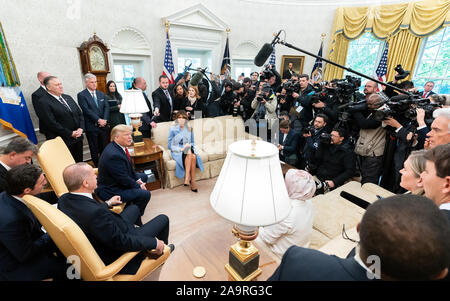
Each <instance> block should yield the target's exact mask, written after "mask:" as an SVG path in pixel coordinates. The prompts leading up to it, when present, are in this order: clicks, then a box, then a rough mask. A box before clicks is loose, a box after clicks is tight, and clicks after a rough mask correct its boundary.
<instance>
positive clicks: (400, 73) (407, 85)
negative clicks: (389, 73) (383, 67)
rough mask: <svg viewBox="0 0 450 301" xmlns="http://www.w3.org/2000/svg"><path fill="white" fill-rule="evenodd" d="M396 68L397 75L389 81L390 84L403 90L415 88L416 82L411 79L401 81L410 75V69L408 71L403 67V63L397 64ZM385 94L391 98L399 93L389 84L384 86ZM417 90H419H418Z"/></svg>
mask: <svg viewBox="0 0 450 301" xmlns="http://www.w3.org/2000/svg"><path fill="white" fill-rule="evenodd" d="M394 70H395V76H394V80H392V81H390V82H388V84H391V85H392V86H396V87H399V88H400V89H402V90H407V91H409V90H413V89H414V84H413V83H412V82H411V81H408V80H406V81H404V82H401V83H400V82H399V81H401V80H403V79H405V78H407V77H408V75H409V74H410V72H409V71H406V70H404V69H403V68H402V65H400V64H399V65H397V67H395V68H394ZM384 87H385V89H384V94H386V95H387V97H389V98H391V97H393V96H396V95H398V93H397V92H396V91H394V89H392V88H391V87H388V86H384ZM416 91H417V90H416Z"/></svg>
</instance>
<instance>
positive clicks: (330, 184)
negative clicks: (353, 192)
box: [311, 128, 356, 193]
mask: <svg viewBox="0 0 450 301" xmlns="http://www.w3.org/2000/svg"><path fill="white" fill-rule="evenodd" d="M320 137H321V139H320V144H319V147H318V149H317V151H316V153H315V156H314V165H315V166H314V167H313V168H312V169H311V174H313V175H315V176H316V177H317V178H318V179H319V181H320V182H319V183H317V189H318V193H324V192H327V191H328V190H329V189H334V188H337V187H339V186H341V185H343V184H344V183H345V181H347V180H348V179H350V178H351V177H352V176H353V174H354V173H355V165H356V155H355V153H354V152H353V149H352V147H351V145H350V144H349V143H348V141H347V140H346V138H347V133H346V130H345V129H343V128H337V129H334V130H333V131H332V132H331V134H326V133H322V135H321V136H320Z"/></svg>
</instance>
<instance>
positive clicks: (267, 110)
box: [251, 83, 278, 141]
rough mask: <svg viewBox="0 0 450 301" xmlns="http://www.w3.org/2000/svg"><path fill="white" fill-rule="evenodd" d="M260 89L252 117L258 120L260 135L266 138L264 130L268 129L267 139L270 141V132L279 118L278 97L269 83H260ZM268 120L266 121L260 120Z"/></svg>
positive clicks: (253, 104) (253, 102)
mask: <svg viewBox="0 0 450 301" xmlns="http://www.w3.org/2000/svg"><path fill="white" fill-rule="evenodd" d="M260 87H261V88H260V90H259V91H258V92H257V93H256V97H255V99H253V101H252V104H251V107H252V109H253V110H255V111H254V112H253V114H252V116H251V118H253V119H255V120H256V123H257V125H258V129H259V137H261V138H264V135H262V131H266V132H265V133H264V134H267V139H268V140H267V141H270V138H271V137H270V133H271V128H272V125H273V123H274V122H275V121H276V120H277V119H278V117H277V113H276V110H277V97H276V96H275V94H274V93H273V90H272V88H271V86H270V84H269V83H260ZM261 120H266V122H260V121H261Z"/></svg>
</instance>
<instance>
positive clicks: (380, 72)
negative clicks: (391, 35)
mask: <svg viewBox="0 0 450 301" xmlns="http://www.w3.org/2000/svg"><path fill="white" fill-rule="evenodd" d="M388 50H389V44H388V42H386V46H385V47H384V51H383V55H382V56H381V60H380V63H379V64H378V68H377V70H376V71H375V74H376V76H377V78H378V80H379V81H381V82H386V73H387V58H388ZM382 90H383V88H382V85H380V84H378V88H377V92H379V91H382Z"/></svg>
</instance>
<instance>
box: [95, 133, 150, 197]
mask: <svg viewBox="0 0 450 301" xmlns="http://www.w3.org/2000/svg"><path fill="white" fill-rule="evenodd" d="M137 180H138V174H137V173H136V171H135V170H134V168H133V165H132V164H131V162H130V161H129V160H128V158H127V155H126V154H125V152H124V151H123V149H122V148H121V147H120V146H119V145H118V144H117V143H116V142H114V141H113V142H111V143H109V144H108V145H107V146H106V147H105V149H104V150H103V153H102V155H101V156H100V160H99V163H98V188H97V191H100V192H98V193H97V194H102V195H104V194H108V195H116V194H119V193H120V192H121V191H123V190H126V189H140V186H139V184H138V183H136V181H137ZM146 180H147V179H142V181H144V182H145V181H146ZM102 192H105V193H102Z"/></svg>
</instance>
